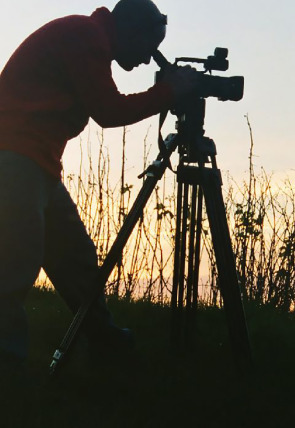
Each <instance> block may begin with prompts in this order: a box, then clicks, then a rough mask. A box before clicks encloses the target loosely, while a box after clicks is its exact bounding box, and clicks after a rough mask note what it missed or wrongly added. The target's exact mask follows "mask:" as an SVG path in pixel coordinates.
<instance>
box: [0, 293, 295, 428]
mask: <svg viewBox="0 0 295 428" xmlns="http://www.w3.org/2000/svg"><path fill="white" fill-rule="evenodd" d="M109 305H110V307H111V308H112V311H113V313H114V315H115V318H116V321H117V322H118V323H119V324H120V325H124V326H129V327H131V328H133V329H134V331H135V333H136V336H137V347H136V350H135V351H134V352H133V353H132V354H131V355H125V356H121V355H111V356H108V357H106V356H99V355H97V356H95V358H92V359H90V358H89V357H88V355H87V352H86V347H85V344H84V343H83V341H80V342H79V343H78V344H77V347H76V349H75V350H74V352H73V353H72V355H71V359H70V360H69V361H68V363H67V364H66V365H65V366H64V367H63V368H62V369H61V371H60V374H59V376H58V377H57V378H55V379H49V377H48V375H47V373H48V366H49V364H50V362H51V357H52V354H53V351H54V350H55V348H56V347H57V346H58V345H59V342H60V340H61V339H62V337H63V335H64V333H65V331H66V329H67V327H68V324H69V322H70V321H71V315H70V313H69V312H68V311H67V309H66V307H65V306H64V305H63V303H62V301H61V300H60V299H59V298H58V296H57V295H55V294H54V293H49V292H45V291H40V290H36V289H35V290H33V291H32V293H31V294H30V296H29V298H28V301H27V311H28V315H29V322H30V330H31V347H30V349H31V354H30V358H29V372H30V375H31V377H32V378H33V379H35V381H37V385H35V383H34V382H33V384H30V383H27V382H25V383H24V385H21V386H20V387H18V388H15V389H13V388H11V389H12V391H11V390H9V389H7V390H6V391H4V390H3V389H2V398H1V402H2V409H1V420H2V423H1V427H2V426H3V427H5V428H6V427H13V428H21V427H30V428H35V427H36V428H37V427H38V428H47V427H52V428H59V427H65V428H68V427H71V428H75V427H79V428H80V427H81V428H82V427H83V428H84V427H87V428H88V427H101V428H110V427H112V428H125V427H126V428H127V427H128V428H165V427H180V428H183V427H200V428H211V427H216V428H220V427H234V428H242V427H249V428H250V427H251V428H252V427H263V428H264V427H267V428H272V427H273V428H283V427H286V428H287V427H288V428H289V427H291V426H293V424H294V418H295V406H294V400H295V393H294V384H295V319H294V317H293V316H288V315H285V314H281V313H279V312H277V311H275V310H273V309H272V308H269V307H262V308H258V307H255V306H249V307H247V308H246V312H247V319H248V325H249V331H250V336H251V341H252V347H253V354H254V360H255V367H254V369H253V370H251V371H249V372H248V373H246V374H244V375H241V374H238V373H237V372H236V371H235V369H234V365H233V362H232V356H231V352H230V347H229V344H228V338H227V329H226V324H225V320H224V313H223V311H220V310H217V309H213V308H202V309H200V310H199V313H198V331H197V332H196V337H197V344H196V349H195V350H194V351H193V352H190V353H185V352H171V350H170V347H169V342H168V338H169V315H170V312H169V309H168V308H164V309H163V308H160V307H158V306H153V305H149V304H147V303H143V302H137V303H132V304H130V303H126V302H122V301H116V300H111V301H110V302H109Z"/></svg>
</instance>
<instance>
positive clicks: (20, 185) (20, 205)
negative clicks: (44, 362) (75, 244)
mask: <svg viewBox="0 0 295 428" xmlns="http://www.w3.org/2000/svg"><path fill="white" fill-rule="evenodd" d="M52 185H53V184H52V182H51V180H50V178H49V177H48V175H47V174H46V173H44V171H43V170H42V169H41V168H39V166H38V165H37V164H35V163H34V162H33V161H31V160H30V159H28V158H26V157H23V156H21V155H18V154H16V153H12V152H8V151H0V237H1V239H0V360H2V361H4V360H7V361H9V362H12V361H15V362H17V361H19V362H20V361H22V360H24V359H25V358H26V356H27V320H26V315H25V312H24V308H23V301H24V298H25V296H26V294H27V292H28V290H29V289H30V288H31V287H32V285H33V284H34V282H35V279H36V277H37V275H38V272H39V269H40V267H41V265H42V259H43V241H44V215H43V211H44V208H45V206H46V204H47V201H48V196H49V194H50V189H51V188H52Z"/></svg>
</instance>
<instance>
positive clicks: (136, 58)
mask: <svg viewBox="0 0 295 428" xmlns="http://www.w3.org/2000/svg"><path fill="white" fill-rule="evenodd" d="M112 14H113V16H114V19H115V22H116V28H117V36H118V42H117V51H116V54H115V60H116V61H117V62H118V64H119V65H120V66H121V67H122V68H124V70H126V71H130V70H132V69H133V68H134V67H137V66H138V65H139V64H143V63H144V64H149V62H150V60H151V56H152V54H153V52H154V51H155V50H156V49H157V48H158V46H159V45H160V43H161V42H162V41H163V39H164V38H165V35H166V24H167V20H166V16H165V15H162V14H161V12H160V11H159V9H158V8H157V6H156V5H155V4H154V3H153V2H152V1H151V0H120V1H119V3H117V5H116V6H115V8H114V10H113V11H112Z"/></svg>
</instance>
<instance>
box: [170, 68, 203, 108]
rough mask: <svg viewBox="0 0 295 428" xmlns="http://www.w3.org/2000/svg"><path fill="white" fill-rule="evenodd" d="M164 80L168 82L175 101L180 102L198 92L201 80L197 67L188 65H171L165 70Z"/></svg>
mask: <svg viewBox="0 0 295 428" xmlns="http://www.w3.org/2000/svg"><path fill="white" fill-rule="evenodd" d="M162 81H163V82H166V83H168V84H169V85H170V86H171V88H172V90H173V92H174V99H175V103H176V104H178V103H179V102H181V101H182V100H183V99H184V98H186V97H187V96H189V95H190V94H192V93H193V92H196V88H197V85H198V81H199V73H198V72H197V70H196V69H195V68H192V67H190V66H189V65H186V66H185V67H177V68H174V67H169V68H168V69H167V71H166V72H165V74H164V76H163V78H162Z"/></svg>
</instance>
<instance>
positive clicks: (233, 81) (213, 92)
mask: <svg viewBox="0 0 295 428" xmlns="http://www.w3.org/2000/svg"><path fill="white" fill-rule="evenodd" d="M227 55H228V50H227V49H226V48H216V49H215V51H214V55H211V56H208V57H207V58H206V59H201V58H189V57H180V58H176V59H175V62H174V64H171V63H170V62H169V61H167V59H166V58H165V57H164V56H163V55H162V53H161V52H160V51H156V52H155V53H154V55H153V58H154V60H155V62H156V63H157V64H158V66H159V67H160V68H161V70H160V71H159V72H157V73H156V81H160V80H161V74H162V72H163V71H164V70H165V68H166V67H180V66H179V65H178V63H179V62H185V63H198V64H203V66H204V70H203V71H197V73H199V82H198V86H197V87H196V91H195V96H197V97H201V98H207V97H215V98H218V100H220V101H240V100H241V99H242V98H243V94H244V77H243V76H233V77H221V76H212V75H211V73H212V71H213V70H217V71H226V70H227V69H228V67H229V62H228V60H227ZM208 72H209V74H206V73H208Z"/></svg>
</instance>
